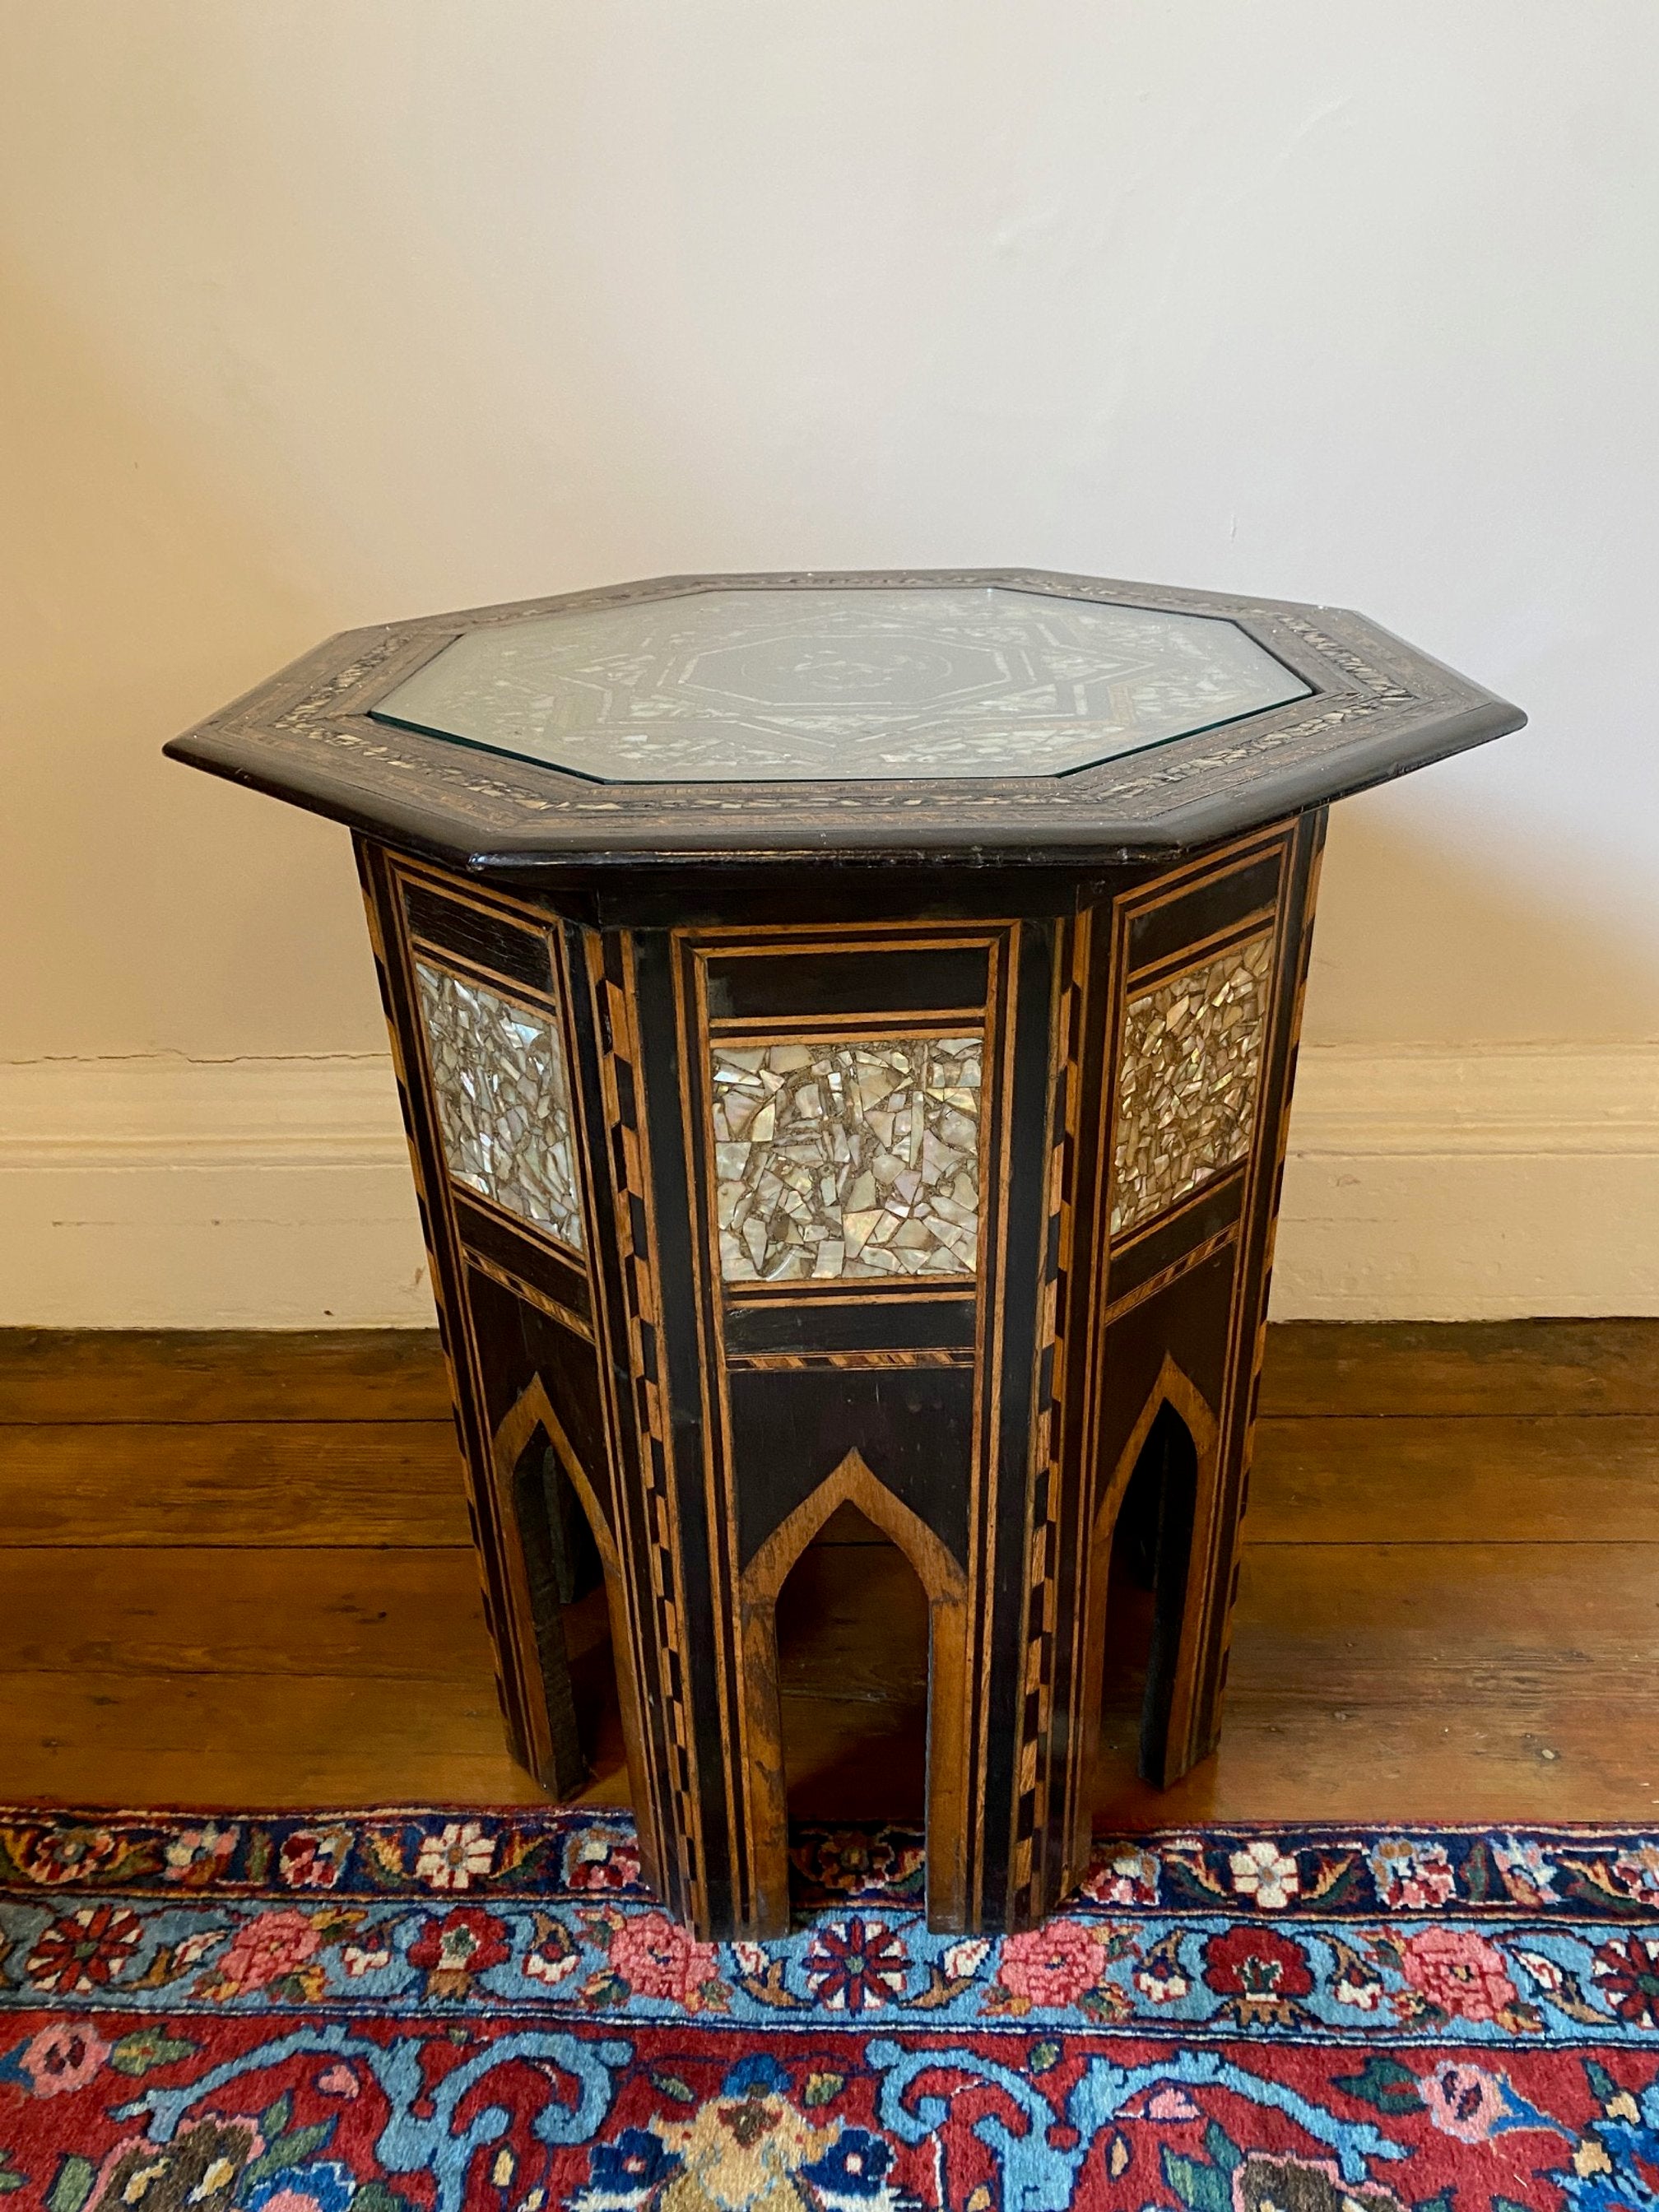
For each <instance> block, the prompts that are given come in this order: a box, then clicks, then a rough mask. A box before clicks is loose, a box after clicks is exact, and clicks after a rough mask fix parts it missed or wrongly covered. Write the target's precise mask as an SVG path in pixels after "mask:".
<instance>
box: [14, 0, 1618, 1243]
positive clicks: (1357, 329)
mask: <svg viewBox="0 0 1659 2212" xmlns="http://www.w3.org/2000/svg"><path fill="white" fill-rule="evenodd" d="M0 33H3V48H0V51H3V52H4V56H5V68H4V70H3V77H0V286H3V295H0V379H3V386H0V408H3V436H4V451H5V455H6V477H7V481H6V487H5V489H4V492H3V505H0V630H3V633H4V635H3V656H4V658H3V667H4V677H3V681H0V716H3V723H0V744H3V758H4V762H5V768H6V775H7V786H6V796H7V801H8V803H7V804H6V805H5V806H4V808H3V809H0V902H3V911H0V929H3V936H4V942H5V944H6V945H7V946H8V947H9V950H10V958H9V962H8V963H7V966H8V981H7V986H6V988H5V990H4V992H3V994H0V1062H6V1063H27V1062H33V1061H37V1060H43V1059H45V1060H52V1059H57V1058H60V1057H67V1058H71V1059H84V1060H88V1061H101V1060H108V1059H110V1058H111V1057H112V1056H123V1055H144V1056H157V1055H162V1056H165V1055H183V1056H185V1060H232V1059H235V1058H237V1057H239V1056H242V1055H254V1056H258V1057H262V1058H264V1059H271V1060H282V1059H286V1058H288V1057H290V1056H293V1055H307V1054H316V1055H323V1056H328V1055H338V1054H360V1053H364V1052H373V1051H375V1050H377V1049H378V1048H379V1046H380V1034H379V1029H378V1017H377V1013H376V1011H375V1008H374V1002H373V996H372V992H371V989H370V983H369V975H368V962H367V958H366V957H365V953H364V950H363V946H362V937H361V925H360V920H359V916H358V914H357V908H356V894H355V889H354V885H353V883H352V879H351V873H350V869H349V860H348V857H347V854H346V849H345V841H344V839H343V836H342V835H341V834H340V833H338V832H337V831H335V830H332V829H328V828H326V827H325V826H322V825H319V824H317V823H310V822H307V821H305V820H302V819H301V818H300V817H296V816H294V815H292V814H290V813H289V812H287V811H284V810H283V809H282V808H279V807H277V806H275V805H270V804H268V803H264V802H261V801H258V800H256V799H252V798H250V797H247V796H246V795H244V794H241V793H235V792H233V791H230V790H228V789H226V788H221V787H215V786H213V785H211V784H210V783H209V782H207V781H205V780H204V779H203V778H201V777H198V776H193V775H189V774H186V773H185V771H183V770H180V769H173V768H170V767H167V766H165V765H164V764H163V763H161V762H160V761H159V760H158V758H157V757H156V755H157V747H158V746H159V745H160V744H161V741H162V740H163V739H164V738H166V737H167V736H168V735H170V734H171V733H172V732H173V731H174V730H176V729H177V728H179V727H180V726H183V725H184V724H185V723H187V722H188V721H190V720H193V719H194V718H195V717H196V716H197V715H198V714H202V713H204V712H205V711H207V710H208V709H209V708H212V707H214V706H216V704H218V703H220V702H222V700H223V699H224V698H226V697H227V696H229V695H231V694H233V693H234V692H236V691H238V690H241V689H243V688H245V687H246V686H247V685H249V684H252V683H253V682H255V681H257V680H258V678H261V677H262V676H264V674H265V673H267V672H268V671H270V668H271V667H272V666H273V665H276V663H278V662H280V661H281V660H283V659H285V658H287V657H289V656H290V655H291V654H292V653H296V652H298V651H300V650H301V649H302V648H303V647H306V646H307V645H308V644H310V643H311V642H313V641H314V640H315V639H316V638H317V637H319V635H322V634H324V633H325V632H326V631H328V630H331V629H337V628H340V627H343V626H344V625H347V624H350V623H362V622H366V621H370V620H374V619H376V618H380V617H387V616H392V615H395V614H399V613H405V612H409V611H416V610H424V609H432V608H439V607H444V606H453V605H466V604H469V603H476V602H478V601H483V600H489V599H507V598H512V597H516V596H520V595H524V594H528V593H532V592H545V591H550V590H556V589H559V588H561V587H568V586H579V585H583V584H588V583H593V582H599V581H605V580H611V579H613V578H617V577H623V576H629V575H636V574H650V573H652V572H653V571H659V570H664V569H673V568H725V567H750V566H754V567H766V566H794V565H797V564H811V565H817V566H840V565H853V566H856V565H872V564H885V563H892V562H912V563H928V562H935V563H952V564H954V563H957V562H987V563H988V562H999V561H1004V560H1012V561H1018V562H1038V563H1042V564H1045V565H1048V566H1053V567H1058V568H1081V569H1094V570H1099V571H1103V572H1105V573H1108V574H1121V575H1127V576H1131V577H1150V578H1170V579H1176V580H1184V581H1189V582H1194V583H1200V584H1205V585H1210V586H1217V587H1220V588H1229V587H1237V588H1240V589H1243V590H1247V591H1261V592H1269V593H1282V594H1286V595H1290V596H1294V597H1300V598H1307V599H1334V600H1338V601H1346V602H1349V603H1352V604H1354V605H1359V606H1362V607H1363V608H1364V609H1365V610H1366V611H1367V612H1369V613H1370V614H1373V615H1375V616H1376V617H1379V618H1380V619H1381V620H1383V621H1384V622H1386V623H1389V624H1391V625H1392V626H1393V627H1395V628H1396V629H1400V630H1401V631H1403V632H1405V633H1407V635H1410V636H1411V637H1412V638H1413V640H1415V641H1418V642H1419V643H1421V644H1424V645H1425V646H1427V647H1430V648H1431V650H1434V651H1436V652H1438V653H1441V654H1442V655H1443V657H1445V658H1446V659H1449V660H1451V661H1453V662H1455V663H1456V664H1457V665H1461V666H1462V667H1464V668H1466V669H1467V670H1468V671H1469V672H1470V673H1472V674H1474V675H1475V676H1478V677H1480V678H1482V679H1483V680H1485V681H1486V682H1488V683H1490V684H1492V685H1494V686H1495V687H1497V688H1498V689H1499V690H1504V691H1507V692H1509V693H1510V694H1511V695H1512V696H1514V697H1516V699H1518V700H1519V701H1521V702H1522V703H1523V704H1524V705H1526V706H1527V707H1528V708H1529V709H1530V711H1531V713H1532V715H1533V723H1532V726H1531V728H1530V729H1529V730H1528V732H1526V733H1525V734H1523V735H1522V736H1521V737H1519V738H1514V739H1510V740H1508V741H1506V742H1504V743H1503V744H1499V745H1498V746H1495V747H1492V748H1491V749H1489V750H1486V751H1484V752H1481V753H1479V754H1476V755H1474V756H1471V757H1468V758H1467V759H1465V760H1463V761H1461V762H1456V763H1449V764H1447V765H1446V766H1444V767H1443V768H1441V769H1437V770H1435V771H1434V772H1432V773H1431V774H1429V775H1423V776H1421V777H1419V778H1417V779H1414V780H1413V781H1411V782H1409V783H1407V784H1405V785H1402V786H1401V787H1398V788H1396V789H1395V790H1393V791H1390V792H1386V793H1377V794H1374V795H1371V796H1370V797H1367V798H1365V799H1360V800H1358V801H1355V802H1353V803H1352V804H1350V805H1348V806H1346V808H1345V809H1343V810H1342V811H1341V813H1340V816H1339V818H1338V823H1337V826H1336V829H1335V830H1334V835H1333V840H1332V848H1331V854H1330V860H1329V865H1328V870H1327V877H1326V884H1327V890H1326V899H1325V908H1324V914H1323V919H1322V929H1321V934H1320V939H1319V945H1318V953H1317V960H1316V977H1315V984H1314V990H1313V994H1312V1000H1311V1005H1310V1039H1311V1041H1312V1042H1314V1043H1315V1044H1316V1046H1317V1045H1321V1044H1323V1045H1327V1046H1344V1047H1348V1048H1353V1049H1354V1050H1356V1051H1364V1050H1375V1051H1379V1052H1383V1053H1384V1054H1389V1053H1395V1052H1396V1050H1397V1048H1400V1047H1401V1046H1407V1047H1415V1046H1422V1047H1425V1048H1438V1049H1440V1050H1441V1051H1442V1052H1445V1051H1447V1050H1455V1051H1457V1052H1466V1051H1468V1049H1470V1048H1480V1047H1482V1046H1491V1047H1498V1046H1504V1045H1509V1044H1512V1043H1516V1042H1521V1043H1525V1044H1528V1045H1534V1044H1542V1045H1551V1046H1556V1047H1559V1048H1564V1049H1566V1048H1571V1049H1572V1050H1578V1049H1579V1048H1585V1047H1589V1048H1596V1049H1601V1048H1609V1047H1622V1046H1625V1045H1628V1044H1631V1043H1632V1042H1636V1041H1640V1040H1650V1039H1653V1038H1654V1037H1655V1036H1659V910H1656V904H1655V901H1654V896H1653V884H1654V881H1655V878H1656V874H1659V769H1656V765H1655V762H1656V754H1659V749H1656V746H1655V744H1654V740H1653V737H1652V734H1651V731H1650V722H1651V719H1652V714H1651V708H1650V703H1649V702H1650V696H1651V685H1650V681H1649V661H1650V651H1649V646H1648V635H1649V632H1650V629H1651V626H1652V623H1653V619H1654V609H1655V606H1656V605H1659V574H1656V568H1659V562H1656V553H1655V544H1656V538H1655V531H1654V525H1653V517H1654V514H1655V512H1656V507H1659V441H1656V440H1655V438H1654V436H1653V433H1652V422H1653V416H1654V403H1655V399H1656V376H1655V368H1656V357H1659V343H1656V326H1659V318H1656V310H1655V297H1654V273H1655V271H1654V260H1653V248H1652V239H1653V236H1654V232H1655V217H1656V212H1659V135H1656V133H1655V132H1654V131H1653V130H1652V128H1651V112H1652V106H1653V98H1654V94H1655V91H1656V85H1659V15H1656V12H1655V10H1654V9H1652V7H1651V5H1650V0H1580V4H1579V5H1578V6H1577V7H1576V8H1573V9H1564V8H1562V7H1560V6H1559V4H1556V0H1459V4H1458V5H1457V6H1456V7H1455V8H1448V7H1446V6H1445V5H1444V4H1443V0H1386V4H1384V0H1370V4H1365V3H1364V0H1358V4H1354V5H1352V6H1340V5H1339V6H1335V7H1333V6H1332V5H1331V4H1330V0H1258V4H1256V5H1255V6H1252V7H1249V8H1244V7H1239V6H1237V5H1235V4H1231V0H948V4H946V0H834V4H828V0H788V4H780V0H697V3H696V4H695V5H688V4H673V3H672V0H654V4H647V0H581V4H580V5H570V4H566V5H558V4H555V0H465V4H461V0H52V4H51V5H50V6H42V5H40V0H0ZM1581 1073H1582V1071H1581ZM1581 1092H1582V1085H1581ZM1579 1104H1580V1105H1582V1097H1580V1098H1579ZM1577 1110H1578V1107H1577V1106H1575V1108H1574V1111H1575V1112H1576V1111H1577ZM1575 1126H1577V1124H1575ZM1402 1233H1407V1234H1409V1231H1404V1232H1402Z"/></svg>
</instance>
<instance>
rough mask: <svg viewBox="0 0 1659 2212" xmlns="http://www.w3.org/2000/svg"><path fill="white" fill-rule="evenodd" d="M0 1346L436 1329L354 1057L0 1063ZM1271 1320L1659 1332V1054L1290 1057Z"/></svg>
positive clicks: (403, 1191)
mask: <svg viewBox="0 0 1659 2212" xmlns="http://www.w3.org/2000/svg"><path fill="white" fill-rule="evenodd" d="M0 1253H3V1255H4V1256H3V1263H0V1323H3V1324H7V1325H12V1326H37V1327H47V1328H329V1327H359V1328H367V1327H372V1326H388V1325H389V1326H392V1327H408V1328H424V1327H428V1326H430V1323H431V1320H432V1307H431V1298H430V1293H429V1291H428V1285H427V1279H426V1267H425V1261H424V1257H423V1255H422V1251H421V1244H420V1235H419V1231H418V1228H417V1226H416V1215H415V1205H414V1199H413V1195H412V1192H411V1187H410V1175H409V1159H408V1154H407V1152H406V1151H405V1149H404V1140H403V1134H402V1131H401V1128H400V1127H399V1124H398V1109H397V1100H396V1096H395V1093H394V1091H393V1089H392V1073H391V1067H390V1064H389V1063H388V1062H387V1061H386V1060H385V1059H384V1058H382V1057H380V1056H379V1055H375V1054H341V1055H337V1056H333V1057H327V1058H296V1059H280V1060H278V1059H270V1060H261V1059H243V1060H205V1061H204V1060H183V1059H179V1058H176V1057H172V1056H167V1055H161V1056H157V1057H155V1058H154V1059H133V1060H31V1061H25V1062H14V1063H9V1064H7V1063H0ZM1273 1312H1274V1315H1275V1316H1276V1317H1278V1318H1279V1319H1281V1320H1291V1319H1319V1320H1327V1321H1370V1320H1391V1319H1397V1320H1407V1319H1415V1320H1440V1321H1467V1320H1489V1319H1503V1318H1506V1317H1511V1316H1521V1315H1528V1314H1659V1046H1652V1047H1639V1046H1638V1047H1633V1048H1625V1047H1618V1048H1611V1047H1610V1048H1603V1049H1596V1048H1582V1047H1574V1048H1568V1047H1537V1048H1482V1049H1476V1050H1469V1051H1466V1052H1451V1051H1445V1050H1440V1049H1410V1048H1395V1049H1393V1050H1389V1051H1376V1050H1371V1049H1361V1048H1350V1047H1324V1048H1309V1049H1308V1050H1306V1051H1304V1054H1303V1058H1302V1069H1301V1074H1300V1077H1299V1079H1298V1083H1297V1104H1296V1110H1295V1113H1294V1115H1293V1116H1292V1119H1291V1149H1290V1159H1289V1162H1288V1164H1287V1167H1286V1170H1285V1202H1284V1212H1283V1218H1282V1219H1281V1223H1280V1227H1279V1255H1278V1262H1277V1266H1276V1267H1275V1271H1274V1283H1273Z"/></svg>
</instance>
